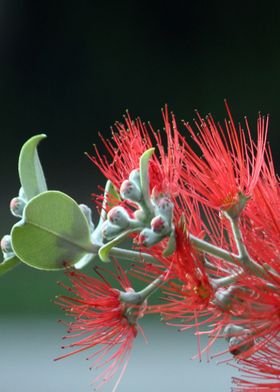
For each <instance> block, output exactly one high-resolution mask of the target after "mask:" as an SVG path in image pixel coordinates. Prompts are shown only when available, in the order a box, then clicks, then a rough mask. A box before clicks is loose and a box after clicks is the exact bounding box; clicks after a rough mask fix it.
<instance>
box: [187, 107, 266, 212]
mask: <svg viewBox="0 0 280 392" xmlns="http://www.w3.org/2000/svg"><path fill="white" fill-rule="evenodd" d="M226 108H227V111H228V116H229V120H225V130H224V129H223V128H222V126H221V125H220V124H216V123H215V121H214V119H213V117H212V116H211V115H209V116H208V117H206V119H203V118H202V117H201V116H200V115H199V114H198V113H197V117H198V120H197V121H195V126H196V128H197V131H198V133H196V132H195V130H193V128H192V127H191V125H190V124H189V123H186V122H184V125H185V127H186V129H187V130H188V131H189V133H190V134H191V136H192V138H193V140H194V141H195V142H196V144H197V145H198V147H199V148H200V150H201V154H197V153H196V152H195V151H194V150H193V149H192V148H191V147H190V146H189V145H187V144H186V150H187V151H188V154H187V159H186V161H185V170H184V171H183V173H182V177H183V179H184V180H185V181H186V187H187V188H189V192H190V193H191V194H192V195H194V194H195V195H196V197H197V198H198V199H199V200H200V201H201V202H203V203H206V204H207V205H209V206H211V207H214V208H222V209H224V210H227V209H228V208H230V207H232V206H233V205H235V204H237V203H238V202H239V198H240V195H243V196H245V197H250V196H251V195H252V191H253V189H254V187H255V186H256V184H257V181H258V178H259V175H260V171H261V168H262V165H263V158H264V151H265V143H266V136H267V129H268V118H264V117H262V116H261V115H260V116H259V118H258V121H257V144H255V143H254V142H253V140H252V136H251V131H250V127H249V123H248V121H247V119H246V118H245V125H246V132H245V131H244V130H243V128H242V127H241V125H240V124H239V125H238V128H236V126H235V124H234V121H233V118H232V116H231V113H230V110H229V108H228V106H227V103H226Z"/></svg>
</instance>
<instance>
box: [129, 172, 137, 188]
mask: <svg viewBox="0 0 280 392" xmlns="http://www.w3.org/2000/svg"><path fill="white" fill-rule="evenodd" d="M128 179H129V181H131V182H134V183H135V184H136V185H137V186H138V187H139V188H140V171H139V169H134V170H132V172H131V173H130V175H129V177H128Z"/></svg>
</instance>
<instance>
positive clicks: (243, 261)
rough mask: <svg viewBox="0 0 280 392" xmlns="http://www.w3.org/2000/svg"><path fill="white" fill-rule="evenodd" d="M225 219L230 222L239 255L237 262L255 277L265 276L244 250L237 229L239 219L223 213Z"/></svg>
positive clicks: (260, 267)
mask: <svg viewBox="0 0 280 392" xmlns="http://www.w3.org/2000/svg"><path fill="white" fill-rule="evenodd" d="M225 216H226V218H227V219H228V220H229V221H230V224H231V229H232V232H233V235H234V240H235V243H236V247H237V250H238V253H239V256H238V259H237V260H238V262H239V264H240V265H241V266H242V267H243V268H244V269H245V270H246V269H249V270H251V271H252V272H253V273H255V274H256V275H257V276H260V277H265V276H267V273H266V270H265V269H264V268H263V267H262V266H261V265H259V264H258V263H257V262H256V261H254V260H253V259H251V257H250V256H249V254H248V251H247V249H246V246H245V244H244V241H243V236H242V232H241V230H240V227H239V217H238V216H237V217H233V218H232V217H231V216H230V215H229V214H227V213H225Z"/></svg>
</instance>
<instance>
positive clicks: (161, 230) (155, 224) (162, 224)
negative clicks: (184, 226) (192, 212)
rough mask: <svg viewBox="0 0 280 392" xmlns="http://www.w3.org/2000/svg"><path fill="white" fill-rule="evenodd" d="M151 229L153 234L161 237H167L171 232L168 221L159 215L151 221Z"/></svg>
mask: <svg viewBox="0 0 280 392" xmlns="http://www.w3.org/2000/svg"><path fill="white" fill-rule="evenodd" d="M151 228H152V229H153V231H154V232H155V233H157V234H160V235H161V236H165V235H167V234H168V233H169V232H170V230H171V227H170V224H169V223H168V221H167V220H166V219H165V218H164V217H162V216H160V215H158V216H155V217H154V218H153V219H152V221H151Z"/></svg>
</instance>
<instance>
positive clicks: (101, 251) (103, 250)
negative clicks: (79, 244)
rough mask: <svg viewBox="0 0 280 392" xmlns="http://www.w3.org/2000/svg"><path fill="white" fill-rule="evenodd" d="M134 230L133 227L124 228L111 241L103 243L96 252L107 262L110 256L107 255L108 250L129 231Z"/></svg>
mask: <svg viewBox="0 0 280 392" xmlns="http://www.w3.org/2000/svg"><path fill="white" fill-rule="evenodd" d="M137 230H138V229H137ZM134 231H136V230H135V229H129V230H126V231H124V232H123V233H121V234H120V235H118V236H117V237H115V238H114V239H113V240H112V241H110V242H107V244H105V245H103V246H102V247H101V248H100V249H99V252H98V255H99V257H100V259H101V260H102V261H104V262H106V263H107V262H109V261H110V257H109V253H110V250H111V249H112V248H113V247H114V246H117V245H118V244H119V243H121V242H122V241H123V240H124V239H125V238H126V237H127V236H128V235H129V234H130V233H133V232H134Z"/></svg>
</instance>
